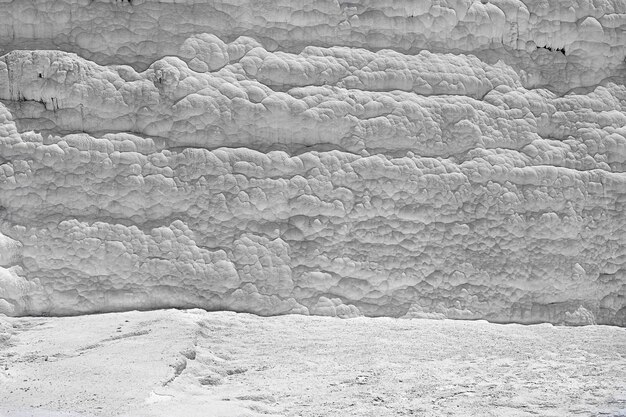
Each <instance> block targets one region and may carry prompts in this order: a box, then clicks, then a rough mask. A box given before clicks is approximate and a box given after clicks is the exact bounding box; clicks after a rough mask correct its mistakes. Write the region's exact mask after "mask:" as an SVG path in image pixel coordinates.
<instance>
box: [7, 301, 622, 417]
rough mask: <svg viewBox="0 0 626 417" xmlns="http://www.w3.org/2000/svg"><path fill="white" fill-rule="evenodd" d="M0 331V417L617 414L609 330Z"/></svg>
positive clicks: (358, 326) (463, 325) (162, 324)
mask: <svg viewBox="0 0 626 417" xmlns="http://www.w3.org/2000/svg"><path fill="white" fill-rule="evenodd" d="M0 321H5V323H6V322H8V323H9V324H10V325H12V327H13V332H14V334H13V336H12V337H11V338H10V339H9V340H8V341H6V340H5V341H4V342H1V344H0V410H1V411H0V416H2V417H32V416H36V417H44V416H45V417H86V416H113V415H116V416H168V417H172V416H181V417H182V416H184V417H194V416H258V415H265V416H279V415H280V416H404V415H418V416H419V415H421V416H438V415H456V416H531V415H533V416H536V415H540V416H575V415H581V416H591V415H594V416H596V415H597V416H626V329H623V328H617V327H608V326H588V327H578V328H574V327H554V326H552V325H534V326H522V325H516V324H511V325H496V324H490V323H487V322H483V321H475V322H469V321H449V320H444V321H434V320H407V319H390V318H377V319H372V318H356V319H347V320H341V319H336V318H325V317H305V316H295V315H294V316H281V317H269V318H261V317H257V316H253V315H249V314H237V313H229V312H219V313H207V312H204V311H200V310H189V311H178V310H161V311H152V312H126V313H114V314H102V315H91V316H80V317H64V318H0ZM0 330H2V329H1V328H0ZM0 333H1V331H0ZM0 340H1V338H0Z"/></svg>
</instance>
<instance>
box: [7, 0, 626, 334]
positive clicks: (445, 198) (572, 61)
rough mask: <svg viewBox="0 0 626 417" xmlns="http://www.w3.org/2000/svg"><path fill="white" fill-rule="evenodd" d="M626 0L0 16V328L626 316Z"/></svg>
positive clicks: (86, 3)
mask: <svg viewBox="0 0 626 417" xmlns="http://www.w3.org/2000/svg"><path fill="white" fill-rule="evenodd" d="M625 30H626V4H625V3H624V2H623V1H618V0H615V1H604V2H594V3H591V2H584V1H578V2H576V1H565V0H560V1H549V2H548V1H538V0H537V1H536V0H526V1H525V2H521V1H517V0H490V1H486V0H483V1H470V0H448V1H445V0H442V1H435V0H433V1H431V2H429V1H419V2H416V1H408V0H406V1H397V0H393V1H392V0H386V1H368V0H362V1H360V2H356V3H346V2H342V1H336V0H335V1H331V0H320V1H313V2H311V1H291V0H289V1H288V0H278V1H271V2H268V1H252V0H223V1H220V0H184V1H177V2H174V1H167V0H154V1H150V0H132V1H114V0H106V1H105V0H56V1H52V0H2V1H0V53H1V54H3V55H2V57H0V313H5V314H9V315H31V314H35V315H40V314H54V315H57V314H82V313H90V312H99V311H112V310H127V309H152V308H161V307H202V308H205V309H209V310H213V309H228V310H236V311H246V312H253V313H257V314H262V315H274V314H286V313H301V314H320V315H337V316H341V317H350V316H356V315H361V314H364V315H368V316H380V315H385V316H411V317H416V316H417V317H449V318H463V319H478V318H483V319H488V320H491V321H497V322H510V321H516V322H522V323H530V322H539V321H548V322H553V323H565V324H590V323H603V324H616V325H621V326H624V325H626V307H625V306H626V173H625V172H624V171H625V167H626V86H625V82H624V81H625V76H626V63H625V61H624V58H625V56H626V32H625Z"/></svg>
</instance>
